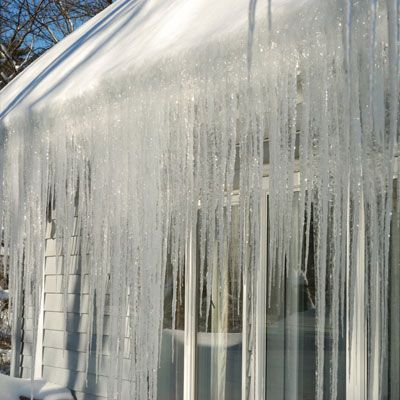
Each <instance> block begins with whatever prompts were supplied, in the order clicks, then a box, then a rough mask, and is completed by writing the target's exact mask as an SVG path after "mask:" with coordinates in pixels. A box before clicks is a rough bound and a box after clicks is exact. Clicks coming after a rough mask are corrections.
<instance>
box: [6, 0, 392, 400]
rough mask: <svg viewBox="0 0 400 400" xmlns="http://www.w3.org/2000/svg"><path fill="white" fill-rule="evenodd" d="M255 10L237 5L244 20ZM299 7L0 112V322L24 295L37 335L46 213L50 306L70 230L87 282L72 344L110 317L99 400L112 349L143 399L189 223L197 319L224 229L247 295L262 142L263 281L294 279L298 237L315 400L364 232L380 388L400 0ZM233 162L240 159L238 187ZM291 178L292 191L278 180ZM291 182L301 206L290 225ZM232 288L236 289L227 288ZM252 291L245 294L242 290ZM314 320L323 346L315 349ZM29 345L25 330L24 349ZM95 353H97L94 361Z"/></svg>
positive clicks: (332, 383)
mask: <svg viewBox="0 0 400 400" xmlns="http://www.w3.org/2000/svg"><path fill="white" fill-rule="evenodd" d="M274 3H275V1H272V7H274ZM281 3H282V2H281ZM283 3H284V2H283ZM255 4H256V1H252V2H251V4H250V18H251V24H254V21H255V17H254V16H252V11H253V8H254V10H255ZM299 4H301V8H299V9H297V11H296V15H293V14H289V15H288V16H286V15H279V17H280V18H275V15H278V14H279V7H278V11H277V14H274V13H273V14H272V20H273V23H272V25H271V24H268V21H267V19H268V15H269V13H264V14H262V15H264V17H260V20H259V21H258V22H257V23H256V24H255V28H254V32H252V33H251V35H252V36H251V39H249V36H248V32H247V30H246V28H247V27H245V28H243V29H242V30H238V31H237V32H234V33H231V34H230V35H225V36H221V37H219V38H218V40H215V41H211V42H209V43H207V44H205V45H203V46H202V45H198V43H196V47H195V48H194V49H184V50H182V51H181V52H180V53H179V56H174V57H171V58H168V57H163V58H162V59H160V60H158V61H157V62H154V63H152V64H151V66H150V67H148V68H146V66H144V67H143V66H140V67H137V68H134V69H133V70H132V71H131V72H130V73H128V72H125V73H123V74H120V75H118V76H113V77H112V78H109V79H105V80H104V81H102V83H101V85H99V86H97V87H96V88H95V89H94V90H93V91H88V92H87V93H86V94H85V95H82V96H79V97H76V98H73V99H71V100H68V99H65V100H64V101H57V102H54V103H51V102H49V101H48V102H47V103H46V104H44V105H42V107H41V108H40V109H37V110H36V109H33V108H32V109H29V108H28V109H22V110H20V112H17V111H18V110H16V112H15V113H14V114H12V115H9V116H8V117H7V118H6V119H3V121H2V122H1V130H2V136H1V137H2V142H1V145H2V151H1V162H0V168H1V174H2V185H1V193H0V201H1V212H2V228H3V241H4V246H5V248H6V249H7V252H8V254H9V259H10V262H9V270H10V274H11V275H10V276H11V282H10V293H11V294H12V307H13V310H15V312H14V314H13V316H14V327H15V326H17V324H16V320H17V318H19V315H18V310H20V306H21V305H20V302H21V293H22V291H25V293H32V305H33V310H34V316H35V318H34V319H33V321H34V322H33V330H34V332H36V331H37V321H38V314H39V312H40V303H41V292H42V287H41V282H42V275H43V263H44V255H45V241H44V238H45V232H46V223H47V218H48V213H49V209H50V210H51V211H52V212H54V213H55V218H56V220H57V228H56V233H55V236H56V240H57V245H58V246H59V247H60V248H61V249H62V251H61V253H62V254H64V256H63V257H61V262H62V268H63V275H64V280H63V292H64V310H65V315H66V313H67V303H68V279H67V277H68V274H69V270H70V266H71V262H72V260H71V259H70V258H71V257H70V256H69V254H71V253H72V251H71V249H70V246H71V241H70V237H71V235H72V234H73V233H74V229H77V232H78V233H79V237H80V254H81V257H82V268H83V271H82V276H83V274H88V276H89V279H88V282H89V320H90V321H91V323H90V324H89V325H88V330H87V334H88V335H87V337H88V338H90V337H91V336H92V334H93V333H94V332H95V331H96V335H97V336H96V338H97V343H96V348H97V349H101V348H102V340H103V335H102V333H103V328H104V313H105V311H106V309H110V310H112V312H111V313H110V320H111V321H110V326H111V327H112V329H111V334H110V336H111V339H110V346H111V351H110V354H111V357H110V366H111V368H110V372H109V381H108V397H109V398H124V397H123V395H122V381H123V379H122V378H123V375H125V376H126V371H124V364H123V361H124V357H126V355H128V357H129V363H130V364H129V365H130V368H129V371H128V375H129V380H130V395H129V396H130V397H129V398H131V399H137V400H143V399H147V398H148V399H156V398H157V367H158V358H159V354H160V334H161V329H162V321H163V309H164V304H163V302H164V298H163V288H164V279H165V271H166V265H167V262H170V263H171V264H172V269H173V277H174V296H173V307H172V310H173V315H172V319H173V321H174V323H175V310H176V306H177V302H179V301H181V299H180V291H179V290H178V287H179V286H180V285H181V283H182V279H183V276H184V271H185V265H187V261H188V260H187V244H188V240H189V238H190V237H191V233H192V232H194V231H196V229H195V227H196V226H197V225H198V226H199V227H200V229H198V232H199V233H198V236H197V237H196V240H197V242H198V248H199V257H198V259H199V262H200V266H199V271H200V272H199V273H200V275H201V276H204V275H205V286H206V288H205V289H206V292H207V304H206V307H205V309H203V310H202V312H203V313H206V315H208V313H209V309H210V304H211V294H212V289H213V288H212V283H213V276H215V274H219V273H220V271H219V270H218V268H222V266H223V265H227V264H228V260H227V257H229V255H228V254H227V252H226V251H225V250H226V248H230V243H229V241H230V240H231V238H232V237H233V236H234V237H239V238H240V249H239V257H238V260H236V261H235V263H237V265H236V264H235V265H233V267H232V268H234V269H235V275H236V276H242V275H243V279H246V280H247V279H248V280H249V282H248V283H249V285H250V287H251V285H252V284H254V279H255V271H256V268H257V266H258V265H259V262H260V259H259V255H260V239H259V238H260V196H261V178H262V174H263V142H264V141H265V140H268V141H269V160H270V164H269V168H268V171H269V185H270V186H269V206H270V211H269V219H270V221H269V224H270V227H269V232H270V233H269V236H270V238H269V252H268V254H269V262H268V269H269V270H268V272H269V273H268V276H269V281H268V288H269V289H270V291H271V288H272V286H278V287H279V285H283V279H284V277H285V274H286V273H287V271H288V270H299V272H300V273H302V274H303V275H304V276H305V277H307V265H308V262H307V259H308V257H311V255H310V254H309V246H308V243H309V242H310V234H311V232H310V230H311V229H313V235H314V244H315V248H314V252H313V254H314V257H315V259H314V263H315V265H316V267H315V269H316V282H317V287H316V305H315V306H316V312H317V338H316V346H317V377H316V391H315V398H316V399H317V400H322V399H328V398H331V399H337V398H338V397H337V389H338V345H339V339H340V337H341V336H343V335H345V330H346V329H347V330H348V331H350V335H349V336H348V337H349V340H348V341H347V344H346V346H347V348H348V349H349V352H350V351H351V348H352V347H353V346H357V343H356V342H354V341H357V340H358V339H357V338H359V337H360V335H359V334H358V335H357V334H352V332H353V330H354V329H356V328H355V324H354V319H355V317H354V315H355V314H356V313H357V312H358V310H356V309H355V304H357V303H355V302H354V299H355V297H356V296H357V294H358V293H357V290H356V288H357V287H358V286H357V284H358V283H359V280H360V278H359V268H358V266H359V263H360V254H359V242H360V237H361V236H363V235H365V247H366V249H365V254H364V256H365V270H366V279H367V280H368V282H369V283H368V285H367V287H366V292H365V293H366V294H365V301H366V309H367V315H366V318H367V319H366V321H365V325H366V326H367V327H368V349H369V353H368V357H369V361H370V365H371V368H370V369H369V378H370V379H368V396H369V397H368V398H371V399H379V398H380V395H381V388H382V370H383V367H382V366H383V363H384V360H385V357H386V355H387V354H386V351H387V346H388V343H387V312H388V311H387V298H388V289H387V284H388V263H389V234H390V223H391V213H392V207H393V204H392V197H393V175H394V160H395V151H396V148H397V147H396V146H397V143H398V139H399V133H398V132H399V129H398V115H399V113H398V99H399V19H398V15H399V14H398V13H399V4H398V2H397V1H396V0H388V1H386V2H384V1H378V2H376V1H361V2H357V3H355V2H351V1H345V2H342V1H334V0H329V1H324V2H317V3H316V4H314V3H313V2H310V1H303V2H296V6H297V7H300V6H299ZM253 6H254V7H253ZM258 8H260V9H261V3H260V4H258ZM245 9H246V10H249V8H248V7H247V8H245ZM253 27H254V25H252V29H253ZM253 35H254V36H253ZM144 39H145V38H144ZM249 43H250V44H251V49H250V50H249V48H248V44H249ZM248 51H250V53H248ZM249 54H250V59H251V68H250V69H249V68H248V67H249V64H248V57H249ZM249 78H250V79H249ZM58 100H59V99H58ZM296 137H298V138H299V140H298V141H297V139H296ZM297 153H298V156H297V155H296V154H297ZM235 160H238V161H237V162H238V165H239V167H240V169H239V177H238V180H237V182H238V187H237V188H236V187H235V185H234V182H236V181H235ZM297 171H299V172H300V181H299V188H296V185H297V183H296V182H295V181H294V178H293V177H294V173H295V172H297ZM399 186H400V185H398V187H399ZM234 189H238V190H239V213H238V220H239V221H238V224H234V226H238V228H237V229H238V231H234V232H233V231H232V230H231V226H232V224H231V220H232V214H231V213H232V195H233V193H234ZM295 189H299V202H300V208H299V210H300V212H299V216H298V218H299V221H297V223H298V224H297V225H298V226H299V232H298V234H296V235H294V234H293V233H292V232H293V230H292V227H293V226H295V225H294V224H295V222H296V221H295V220H294V218H295V216H294V213H293V212H292V207H293V201H294V190H295ZM199 208H200V210H201V212H200V213H199V212H198V210H199ZM53 216H54V215H53ZM75 216H76V217H77V228H74V218H75ZM311 219H312V226H311ZM363 221H365V223H364V222H363ZM364 225H365V230H363V226H364ZM298 238H300V239H298ZM295 240H300V241H301V243H302V242H303V241H304V242H305V243H306V245H300V246H299V248H300V249H301V251H300V253H301V254H300V257H301V259H297V260H293V257H290V256H289V255H290V251H291V247H292V246H293V243H294V241H295ZM211 260H212V262H211ZM304 260H305V262H304ZM206 263H207V264H208V268H207V273H205V264H206ZM263 267H266V266H263ZM242 272H243V273H242ZM238 281H240V280H239V279H238ZM200 282H203V280H202V279H200ZM200 290H201V292H202V288H200ZM240 291H241V289H240V282H239V287H238V288H237V290H236V293H237V294H238V296H240ZM251 296H252V300H253V302H254V301H255V299H254V296H255V292H254V293H252V294H251ZM269 300H270V299H269ZM252 304H254V303H252ZM327 304H330V305H331V307H330V312H329V313H328V312H327ZM127 315H128V316H129V318H128V321H129V332H130V336H129V346H128V348H126V341H125V329H124V327H125V325H126V316H127ZM207 319H208V318H207ZM207 319H206V320H207ZM328 326H329V327H330V330H329V331H330V332H331V333H330V334H331V336H332V342H333V346H332V348H331V349H325V343H324V335H325V333H324V332H325V330H326V328H327V327H328ZM15 333H16V332H15V331H14V335H15ZM353 333H354V332H353ZM36 341H37V338H36V337H35V339H34V346H36ZM87 348H88V350H90V341H89V340H88V343H87ZM327 352H330V353H331V356H330V357H329V359H328V358H327V357H326V354H327ZM35 353H36V352H35ZM88 354H89V352H88ZM100 357H101V355H100V353H99V352H97V366H99V365H100ZM324 369H328V370H329V371H330V372H329V374H330V379H329V382H324ZM349 371H350V372H348V375H349V376H347V379H348V380H350V381H351V379H352V376H351V368H349ZM124 372H125V374H124ZM340 384H342V383H340ZM327 385H328V386H329V387H328V390H327ZM121 396H122V397H121Z"/></svg>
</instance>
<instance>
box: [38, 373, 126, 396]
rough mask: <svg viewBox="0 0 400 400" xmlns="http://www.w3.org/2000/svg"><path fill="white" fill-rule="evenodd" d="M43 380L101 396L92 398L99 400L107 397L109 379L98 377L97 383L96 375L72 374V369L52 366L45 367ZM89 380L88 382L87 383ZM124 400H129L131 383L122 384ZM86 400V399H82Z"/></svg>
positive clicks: (124, 382)
mask: <svg viewBox="0 0 400 400" xmlns="http://www.w3.org/2000/svg"><path fill="white" fill-rule="evenodd" d="M43 378H44V379H46V380H48V381H50V382H57V383H58V384H60V385H62V386H66V387H69V388H71V389H73V390H74V391H76V392H78V393H79V392H80V393H87V394H90V395H92V396H93V395H96V396H101V397H100V398H99V397H92V398H93V399H96V400H99V399H101V398H102V397H106V396H107V378H105V377H101V376H100V377H98V379H97V382H96V375H94V374H87V377H86V374H85V373H84V372H77V371H76V372H74V373H73V374H72V373H71V370H70V369H64V368H55V367H51V366H47V365H45V366H43ZM86 378H87V381H86ZM86 383H87V384H86ZM121 397H122V398H123V399H129V398H130V396H129V382H128V381H123V382H122V396H121ZM81 398H84V399H85V400H86V397H81Z"/></svg>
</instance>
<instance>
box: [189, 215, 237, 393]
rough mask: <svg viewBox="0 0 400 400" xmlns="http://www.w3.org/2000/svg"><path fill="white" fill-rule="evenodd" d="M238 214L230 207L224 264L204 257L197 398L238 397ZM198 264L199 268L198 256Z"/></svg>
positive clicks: (198, 345) (199, 317)
mask: <svg viewBox="0 0 400 400" xmlns="http://www.w3.org/2000/svg"><path fill="white" fill-rule="evenodd" d="M238 217H239V216H238V212H237V208H233V211H232V225H233V227H232V237H231V243H229V244H228V243H225V244H224V251H225V256H224V257H222V258H223V259H224V260H225V262H224V265H217V257H216V256H215V257H213V259H211V260H210V259H206V260H205V266H204V280H203V290H202V294H201V299H200V301H201V303H200V307H199V315H198V333H197V379H198V385H197V396H198V399H199V400H203V399H218V400H224V399H226V400H239V399H240V398H241V373H242V369H241V366H242V333H241V332H242V299H241V290H240V286H241V276H240V272H239V268H238V260H239V258H238V248H239V246H238V237H237V232H238V227H237V225H238ZM197 265H198V268H200V260H199V257H198V262H197ZM211 268H212V271H213V275H212V293H211V301H210V308H209V312H208V313H207V291H206V286H207V283H206V277H207V274H208V273H210V271H211ZM198 276H200V274H198ZM199 284H200V282H199Z"/></svg>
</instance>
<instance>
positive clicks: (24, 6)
mask: <svg viewBox="0 0 400 400" xmlns="http://www.w3.org/2000/svg"><path fill="white" fill-rule="evenodd" d="M0 2H1V4H0V89H1V88H2V87H4V86H5V85H6V84H7V83H8V82H9V81H11V80H12V79H13V78H14V77H15V76H16V75H17V74H18V73H20V72H21V71H22V70H23V69H24V68H26V67H27V66H28V65H29V64H30V63H31V62H32V61H34V60H35V59H36V58H37V57H39V56H40V55H41V54H43V53H44V52H45V51H46V50H48V49H49V48H50V47H52V46H53V45H54V44H56V43H58V42H59V41H60V40H62V39H63V38H64V37H65V36H67V35H68V34H70V33H71V32H73V31H74V30H75V29H76V28H77V27H79V26H81V25H82V24H83V23H84V22H86V21H87V20H88V19H90V18H91V17H93V16H94V15H96V14H97V13H99V12H100V11H102V10H103V9H104V8H106V7H107V6H108V5H110V4H111V3H112V0H87V1H84V0H0Z"/></svg>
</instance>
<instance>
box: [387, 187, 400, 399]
mask: <svg viewBox="0 0 400 400" xmlns="http://www.w3.org/2000/svg"><path fill="white" fill-rule="evenodd" d="M395 183H397V185H398V184H399V180H397V181H396V182H395ZM395 189H396V185H395ZM394 193H395V194H397V193H398V191H396V190H394ZM393 206H394V207H393V216H392V232H391V242H390V266H389V268H390V271H389V302H388V308H389V313H388V317H389V323H388V334H389V340H388V347H389V348H388V365H387V367H386V371H387V375H386V379H385V380H386V382H387V384H386V390H385V392H384V396H385V397H384V398H387V399H388V400H395V399H400V211H399V199H398V198H396V197H395V198H394V203H393Z"/></svg>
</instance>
